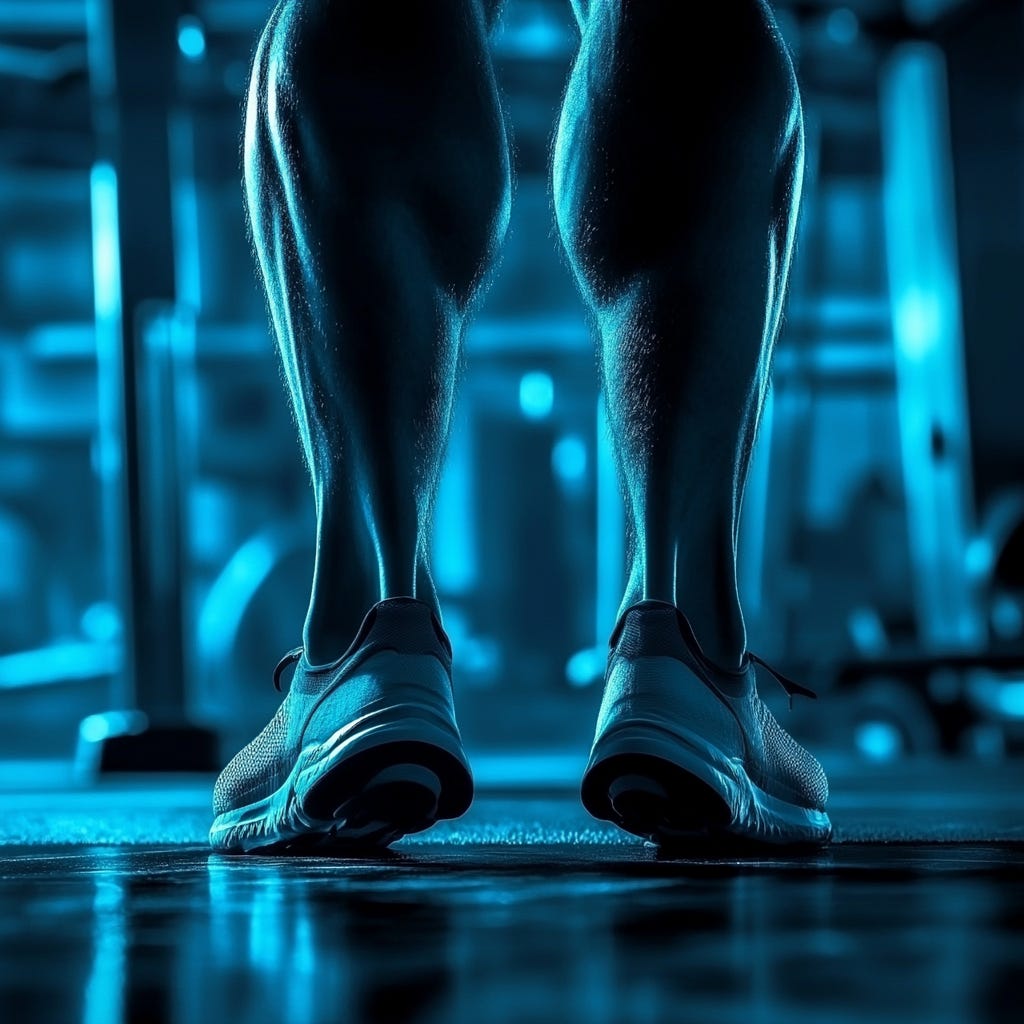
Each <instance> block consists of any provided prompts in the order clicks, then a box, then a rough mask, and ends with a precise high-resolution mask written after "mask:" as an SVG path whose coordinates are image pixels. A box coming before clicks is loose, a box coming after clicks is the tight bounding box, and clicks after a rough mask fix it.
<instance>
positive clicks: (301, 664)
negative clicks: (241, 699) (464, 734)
mask: <svg viewBox="0 0 1024 1024" xmlns="http://www.w3.org/2000/svg"><path fill="white" fill-rule="evenodd" d="M451 663H452V662H451V645H450V644H449V642H448V637H447V636H446V635H445V632H444V630H443V629H442V628H441V624H440V622H438V620H437V618H436V616H435V615H434V613H433V612H432V611H431V609H430V607H429V606H428V605H426V604H424V603H423V602H422V601H417V600H414V599H413V598H408V597H396V598H390V599H388V600H386V601H381V602H380V603H379V604H376V605H374V606H373V608H371V609H370V611H369V612H368V613H367V615H366V618H365V619H364V620H363V624H362V626H361V627H360V629H359V632H358V633H357V634H356V638H355V640H353V641H352V645H351V646H350V647H349V649H348V650H347V651H346V652H345V653H344V654H343V655H342V656H341V657H340V658H339V659H338V660H337V661H334V662H332V663H331V664H329V665H322V666H313V665H310V664H309V663H308V662H307V661H306V659H305V657H304V656H303V652H302V649H301V648H299V649H297V650H294V651H291V652H289V653H288V654H287V655H285V657H284V658H283V659H282V661H281V663H280V664H279V665H278V666H277V669H276V670H275V672H274V684H275V685H276V686H277V687H278V689H280V678H281V673H282V672H283V671H284V670H285V669H286V668H287V667H288V666H289V665H292V664H294V665H295V673H294V676H293V677H292V682H291V686H290V688H289V691H288V694H287V696H286V697H285V699H284V701H283V702H282V704H281V707H280V708H279V709H278V712H277V714H276V715H275V716H274V717H273V718H272V719H271V721H270V724H269V725H267V727H266V728H265V729H264V730H263V732H261V733H260V734H259V736H257V737H256V739H254V740H253V741H252V742H251V743H250V744H249V745H248V746H247V747H245V748H244V749H243V750H242V751H240V752H239V753H238V754H236V755H235V757H234V759H233V760H232V761H231V763H230V764H229V765H228V766H227V768H225V769H224V771H223V772H222V773H221V776H220V778H219V779H218V780H217V785H216V787H215V788H214V792H213V809H214V814H215V815H216V817H215V819H214V822H213V827H212V828H211V830H210V843H211V845H212V846H213V847H214V848H215V849H218V850H234V851H246V850H256V849H265V848H268V847H276V848H279V849H287V848H292V847H296V848H305V849H311V850H320V849H330V848H346V847H350V846H372V847H383V846H387V845H388V844H389V843H391V842H393V841H394V840H396V839H398V838H399V837H401V836H403V835H406V834H408V833H410V832H420V831H422V830H423V829H425V828H429V827H430V826H431V825H432V824H434V822H435V821H437V820H438V819H439V818H457V817H458V816H459V815H460V814H463V813H465V811H466V810H467V808H468V807H469V805H470V801H471V800H472V798H473V780H472V776H471V775H470V771H469V765H468V763H467V761H466V755H465V752H464V751H463V749H462V740H461V738H460V736H459V730H458V727H457V726H456V724H455V713H454V709H453V706H452V686H451Z"/></svg>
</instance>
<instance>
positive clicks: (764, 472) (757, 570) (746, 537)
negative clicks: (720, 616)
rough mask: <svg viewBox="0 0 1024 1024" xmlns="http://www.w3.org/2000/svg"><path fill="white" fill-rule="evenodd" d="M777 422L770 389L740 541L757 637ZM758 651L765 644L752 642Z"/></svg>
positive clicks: (743, 583)
mask: <svg viewBox="0 0 1024 1024" xmlns="http://www.w3.org/2000/svg"><path fill="white" fill-rule="evenodd" d="M774 423H775V392H774V391H773V390H772V389H771V388H769V389H768V392H767V394H766V395H765V400H764V409H763V410H762V412H761V422H760V424H759V426H758V431H757V438H756V440H755V441H754V450H753V452H752V453H751V457H750V468H749V469H748V470H747V482H746V487H745V488H744V491H743V504H742V510H741V514H740V522H739V540H738V544H737V548H738V551H737V566H736V575H737V585H738V587H739V592H740V600H741V602H742V605H743V614H744V617H745V618H746V620H747V631H748V633H753V634H754V635H755V637H756V634H757V623H758V619H759V617H760V615H761V604H762V600H763V597H764V559H765V548H766V543H765V540H766V536H767V525H768V494H769V480H770V476H771V449H772V429H773V427H774ZM751 646H754V647H755V648H756V649H757V650H762V649H763V648H764V645H763V644H758V643H756V640H755V641H752V642H751Z"/></svg>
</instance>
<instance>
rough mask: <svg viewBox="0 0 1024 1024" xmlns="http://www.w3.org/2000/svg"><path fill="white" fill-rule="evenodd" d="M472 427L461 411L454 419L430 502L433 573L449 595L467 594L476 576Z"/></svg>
mask: <svg viewBox="0 0 1024 1024" xmlns="http://www.w3.org/2000/svg"><path fill="white" fill-rule="evenodd" d="M462 408H463V409H465V408H466V406H463V407H462ZM472 428H473V424H472V422H471V421H470V420H469V419H468V417H467V416H466V415H465V414H463V415H461V416H458V417H456V418H455V420H454V427H453V430H452V435H451V439H450V440H449V443H448V454H447V459H446V463H445V468H444V473H443V475H442V477H441V484H440V487H439V488H438V493H437V501H436V503H435V505H434V531H433V533H434V538H433V544H432V547H433V552H432V553H433V558H432V563H433V572H434V578H435V581H436V583H437V585H438V587H439V588H440V590H441V591H443V592H444V593H445V594H449V595H454V594H467V593H469V592H470V591H471V590H472V589H473V587H474V586H475V585H476V579H477V566H476V507H475V504H474V488H473V471H474V467H473V450H474V445H473V436H472Z"/></svg>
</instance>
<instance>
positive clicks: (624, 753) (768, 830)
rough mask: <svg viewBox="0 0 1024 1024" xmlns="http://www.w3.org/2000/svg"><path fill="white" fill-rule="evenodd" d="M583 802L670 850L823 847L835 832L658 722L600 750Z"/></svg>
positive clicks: (606, 740)
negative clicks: (656, 724)
mask: <svg viewBox="0 0 1024 1024" xmlns="http://www.w3.org/2000/svg"><path fill="white" fill-rule="evenodd" d="M581 797H582V800H583V805H584V807H586V809H587V810H588V811H589V812H590V814H592V815H593V816H594V817H595V818H598V819H600V820H602V821H610V822H613V823H614V824H616V825H618V826H619V827H620V828H622V829H624V830H625V831H627V832H630V833H632V834H633V835H636V836H640V837H641V838H643V839H647V840H649V841H650V842H653V843H656V844H657V845H658V846H660V847H663V848H666V849H673V850H675V849H679V848H684V849H687V848H689V849H693V848H700V849H702V850H703V849H709V848H715V849H721V848H733V847H750V846H753V847H773V848H779V847H795V848H802V847H806V848H819V847H821V846H822V845H824V844H826V843H828V841H829V840H830V838H831V834H832V826H831V823H830V821H829V819H828V815H827V814H826V813H825V812H824V811H820V810H817V809H814V808H807V807H802V806H800V805H798V804H792V803H789V802H787V801H784V800H781V799H779V798H778V797H774V796H771V795H770V794H768V793H766V792H764V791H763V790H762V789H760V788H759V787H758V786H756V785H755V784H754V783H753V782H752V781H751V780H750V778H749V776H748V775H747V773H746V771H745V770H744V768H743V766H742V764H741V763H740V762H739V761H738V760H736V759H730V758H727V757H726V756H725V755H724V754H723V753H722V752H721V751H718V750H717V749H716V748H714V747H712V746H711V745H709V744H707V743H705V742H704V741H702V740H701V739H700V738H699V737H696V736H690V735H687V736H686V737H683V736H681V735H678V734H675V735H673V734H671V733H669V732H668V730H665V729H663V728H661V727H659V726H652V725H651V724H650V723H639V724H633V725H629V726H627V727H625V728H623V727H619V728H617V729H616V730H614V731H613V732H611V733H609V734H606V735H605V736H603V737H602V738H601V739H600V740H599V741H598V742H597V743H596V744H595V747H594V752H593V754H592V755H591V761H590V765H589V767H588V768H587V771H586V773H585V775H584V777H583V784H582V788H581Z"/></svg>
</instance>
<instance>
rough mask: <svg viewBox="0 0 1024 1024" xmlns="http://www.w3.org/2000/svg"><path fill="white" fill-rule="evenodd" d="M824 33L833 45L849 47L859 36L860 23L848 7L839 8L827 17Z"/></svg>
mask: <svg viewBox="0 0 1024 1024" xmlns="http://www.w3.org/2000/svg"><path fill="white" fill-rule="evenodd" d="M825 31H826V32H827V33H828V36H829V39H831V40H832V41H833V42H834V43H838V44H839V45H840V46H849V45H850V43H852V42H853V41H854V40H855V39H856V38H857V36H858V35H859V34H860V22H859V21H858V20H857V15H856V14H854V13H853V11H851V10H850V8H849V7H840V8H839V9H838V10H836V11H833V12H832V13H831V14H830V15H829V16H828V21H826V22H825Z"/></svg>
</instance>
